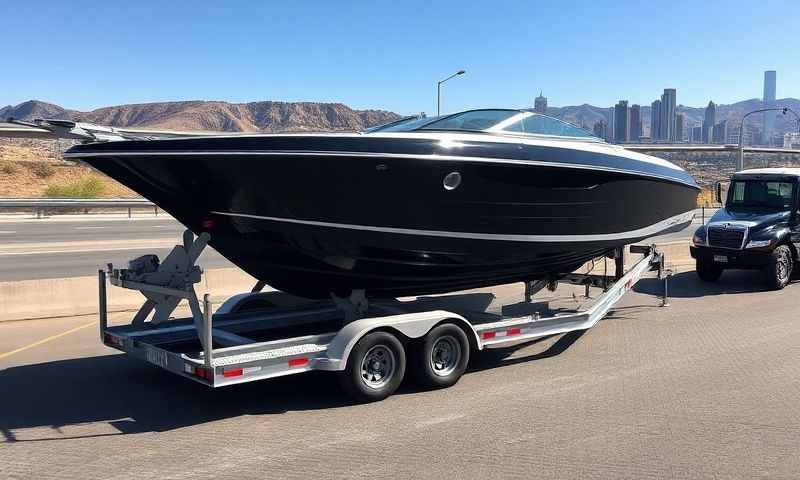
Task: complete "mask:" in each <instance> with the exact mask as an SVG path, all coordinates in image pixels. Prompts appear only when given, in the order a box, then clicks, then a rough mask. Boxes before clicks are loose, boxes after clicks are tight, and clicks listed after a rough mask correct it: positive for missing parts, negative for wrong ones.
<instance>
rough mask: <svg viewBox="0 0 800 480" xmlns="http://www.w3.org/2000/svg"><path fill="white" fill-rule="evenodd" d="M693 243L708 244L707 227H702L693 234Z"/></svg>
mask: <svg viewBox="0 0 800 480" xmlns="http://www.w3.org/2000/svg"><path fill="white" fill-rule="evenodd" d="M692 243H693V244H694V246H695V247H705V246H706V229H705V228H703V227H700V228H699V229H697V231H696V232H694V236H692Z"/></svg>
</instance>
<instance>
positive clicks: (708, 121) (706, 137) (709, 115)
mask: <svg viewBox="0 0 800 480" xmlns="http://www.w3.org/2000/svg"><path fill="white" fill-rule="evenodd" d="M716 124H717V106H716V105H714V102H712V101H709V102H708V106H707V107H706V114H705V117H704V118H703V143H711V138H712V133H713V130H714V125H716Z"/></svg>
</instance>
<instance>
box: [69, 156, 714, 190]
mask: <svg viewBox="0 0 800 480" xmlns="http://www.w3.org/2000/svg"><path fill="white" fill-rule="evenodd" d="M195 155H197V156H216V155H225V156H240V155H245V156H247V155H266V156H300V155H314V156H320V157H363V158H399V159H407V160H409V159H410V160H432V161H456V162H476V163H502V164H511V165H535V166H542V167H554V168H574V169H578V170H593V171H604V172H613V173H625V174H629V175H630V174H636V175H639V176H643V177H649V178H657V179H660V180H668V181H671V182H675V183H680V184H682V185H687V186H690V187H692V188H697V189H698V190H699V187H698V186H697V185H694V184H691V183H688V182H685V181H683V180H681V179H679V178H675V177H670V176H666V175H658V174H654V173H649V172H644V171H641V170H628V169H621V168H614V167H603V166H597V165H587V164H583V163H561V162H547V161H543V160H518V159H513V158H491V157H466V156H461V155H439V154H412V153H379V152H346V151H341V152H337V151H325V150H319V151H317V150H291V151H290V150H250V151H244V150H202V151H201V150H182V151H174V152H172V151H133V152H132V151H109V152H84V153H65V154H64V158H94V157H152V156H195ZM684 173H685V172H684Z"/></svg>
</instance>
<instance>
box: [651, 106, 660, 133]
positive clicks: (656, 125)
mask: <svg viewBox="0 0 800 480" xmlns="http://www.w3.org/2000/svg"><path fill="white" fill-rule="evenodd" d="M660 138H661V100H656V101H654V102H653V103H651V104H650V140H651V141H652V142H654V143H655V142H656V141H658V139H660Z"/></svg>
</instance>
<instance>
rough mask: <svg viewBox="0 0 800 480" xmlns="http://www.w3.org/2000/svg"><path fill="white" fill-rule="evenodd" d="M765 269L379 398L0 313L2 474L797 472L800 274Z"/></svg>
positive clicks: (91, 323) (645, 304)
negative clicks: (201, 370) (447, 380)
mask: <svg viewBox="0 0 800 480" xmlns="http://www.w3.org/2000/svg"><path fill="white" fill-rule="evenodd" d="M758 281H759V277H758V275H757V274H755V273H748V272H726V273H725V274H724V275H723V277H722V281H721V282H720V283H719V284H716V285H711V286H709V285H708V284H700V283H699V281H698V280H697V279H696V276H695V274H694V272H686V273H682V274H679V275H678V276H676V277H675V279H674V280H673V282H672V285H671V288H670V290H671V292H672V294H673V295H674V297H673V298H672V305H671V306H670V307H667V308H661V307H659V306H658V304H659V301H658V299H657V298H656V297H655V296H653V295H652V294H654V293H658V292H659V291H660V290H659V289H660V282H658V281H656V280H644V281H643V282H641V283H640V284H638V285H637V286H636V289H635V291H634V292H630V293H629V294H628V295H627V296H626V297H625V298H624V299H623V300H622V302H621V304H620V305H619V307H618V308H617V309H616V310H615V311H614V313H613V314H612V315H611V316H610V317H608V318H607V319H606V320H604V321H602V322H600V323H599V324H598V325H597V326H596V327H595V328H594V329H592V330H590V331H589V332H587V333H585V334H583V335H574V334H573V335H568V336H562V337H554V338H549V339H546V340H544V341H540V342H538V343H533V344H526V345H523V346H520V347H517V348H513V349H503V350H493V351H487V352H482V353H480V354H477V355H474V356H473V358H472V361H471V366H470V370H469V372H468V373H467V374H466V375H465V376H464V377H463V378H462V379H461V381H460V382H459V383H458V384H457V385H455V386H454V387H452V388H450V389H446V390H436V391H420V390H419V389H418V388H417V387H415V386H414V385H413V384H410V383H408V384H406V385H404V386H403V387H401V390H400V392H399V393H398V394H396V395H394V396H392V397H390V398H389V399H387V400H386V401H383V402H380V403H376V404H369V405H350V404H349V403H348V402H347V401H346V400H345V398H344V397H343V396H342V395H341V394H340V393H339V390H338V388H337V384H336V382H335V378H334V377H333V375H332V374H326V373H319V374H317V373H312V374H304V375H297V376H292V377H284V378H282V379H275V380H268V381H262V382H257V383H253V384H245V385H239V386H235V387H228V388H224V389H219V390H211V389H208V388H206V387H204V386H202V385H199V384H195V383H193V382H191V381H189V380H186V379H183V378H180V377H176V376H173V375H172V374H169V373H166V372H164V371H161V370H159V369H158V368H156V367H153V366H151V365H149V364H147V363H145V362H143V361H140V360H135V359H132V358H128V357H126V356H125V355H123V354H118V353H115V352H114V351H112V350H110V349H107V348H105V347H103V346H102V345H100V344H99V342H98V339H97V330H96V327H95V319H94V318H92V317H78V318H60V319H51V320H42V321H26V322H11V323H8V322H6V323H0V368H2V370H0V386H1V390H2V397H0V398H2V407H1V408H0V478H8V479H29V478H61V479H81V480H82V479H86V478H97V479H106V478H109V479H138V478H141V479H147V480H152V479H159V480H166V479H179V478H180V479H183V478H219V479H265V478H303V479H307V478H393V479H394V478H415V479H425V478H435V479H441V478H459V479H460V478H476V479H486V478H511V477H514V478H581V479H585V478H635V479H644V478H665V479H676V478H726V479H727V478H742V479H752V478H786V479H790V478H797V476H798V472H800V455H798V446H800V402H798V398H800V376H798V374H797V372H799V371H800V321H798V318H797V315H796V313H797V298H798V294H800V284H793V285H790V286H789V287H787V289H786V290H784V291H782V292H761V291H758V290H759V289H760V284H759V282H758ZM560 288H561V287H560ZM492 291H493V292H495V293H497V294H498V295H499V296H501V297H502V296H503V295H512V294H513V296H515V297H514V298H517V299H518V298H519V297H520V296H521V294H522V292H521V290H520V289H519V286H514V290H513V292H511V293H509V291H506V290H504V289H502V288H499V289H493V290H492ZM556 293H557V294H558V295H561V296H562V297H563V298H567V299H569V298H570V297H569V295H568V291H562V290H559V291H558V292H556ZM115 318H116V320H117V321H119V320H121V319H122V316H121V315H117V316H116V317H115ZM128 318H129V317H128ZM59 335H60V336H59ZM54 336H55V337H54ZM20 348H22V349H23V350H20V351H17V352H16V353H11V354H9V352H13V351H14V350H17V349H20Z"/></svg>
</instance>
